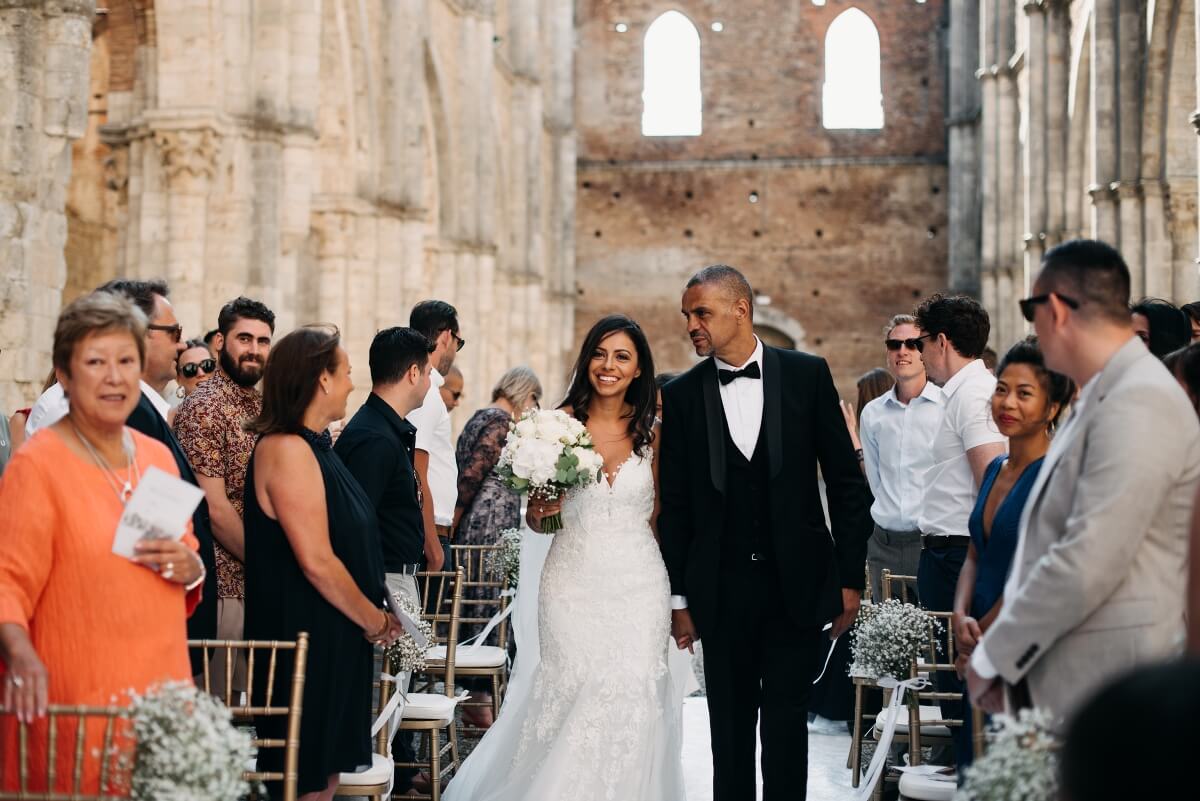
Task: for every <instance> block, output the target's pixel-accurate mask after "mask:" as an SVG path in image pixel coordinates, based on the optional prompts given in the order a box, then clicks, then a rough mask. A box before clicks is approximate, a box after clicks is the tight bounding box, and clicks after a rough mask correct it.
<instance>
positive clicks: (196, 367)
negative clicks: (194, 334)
mask: <svg viewBox="0 0 1200 801" xmlns="http://www.w3.org/2000/svg"><path fill="white" fill-rule="evenodd" d="M216 369H217V363H216V361H214V360H213V359H201V360H200V361H198V362H188V363H187V364H184V365H181V366H180V367H179V374H180V375H181V376H183V377H184V378H195V377H196V374H197V373H204V374H205V375H208V374H209V373H211V372H212V371H213V370H216Z"/></svg>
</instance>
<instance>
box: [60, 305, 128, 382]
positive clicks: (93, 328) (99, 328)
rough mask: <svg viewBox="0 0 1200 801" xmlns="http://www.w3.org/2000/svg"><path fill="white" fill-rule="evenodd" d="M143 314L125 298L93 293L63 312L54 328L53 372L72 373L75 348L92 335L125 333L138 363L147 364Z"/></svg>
mask: <svg viewBox="0 0 1200 801" xmlns="http://www.w3.org/2000/svg"><path fill="white" fill-rule="evenodd" d="M147 323H148V321H147V319H146V315H145V313H144V312H143V311H142V310H141V309H139V308H138V307H137V305H136V304H134V302H133V301H132V300H130V299H129V298H128V297H126V296H125V295H121V294H117V293H115V292H93V293H91V294H90V295H84V296H83V297H81V298H79V299H78V300H76V301H74V302H73V303H72V304H71V305H69V306H67V308H65V309H63V311H62V314H60V315H59V316H58V324H57V325H56V326H55V327H54V351H53V362H54V367H55V369H58V370H62V371H63V372H64V373H66V374H67V375H70V374H71V357H72V356H73V355H74V354H75V348H76V347H77V346H78V345H79V343H80V342H82V341H83V340H84V339H85V338H87V337H89V336H91V335H92V334H108V333H112V332H113V331H128V332H129V335H130V336H132V337H133V341H134V343H135V344H136V345H137V350H138V363H139V364H141V365H142V366H145V364H146V325H147Z"/></svg>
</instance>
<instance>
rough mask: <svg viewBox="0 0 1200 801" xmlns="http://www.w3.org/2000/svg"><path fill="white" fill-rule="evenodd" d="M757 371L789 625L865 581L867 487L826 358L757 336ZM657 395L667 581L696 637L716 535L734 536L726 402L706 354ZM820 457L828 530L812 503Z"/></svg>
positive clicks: (704, 613)
mask: <svg viewBox="0 0 1200 801" xmlns="http://www.w3.org/2000/svg"><path fill="white" fill-rule="evenodd" d="M742 380H746V379H742ZM762 380H763V420H762V425H763V428H764V429H765V432H766V437H765V441H766V444H767V448H768V456H769V460H770V484H769V487H770V504H771V510H770V516H769V519H770V528H771V530H770V537H771V543H772V548H773V554H772V559H773V562H774V564H773V566H772V567H773V569H774V570H776V571H778V576H779V579H780V581H781V583H782V585H783V587H784V593H783V595H784V598H785V599H786V603H787V611H788V613H789V614H790V616H791V617H792V619H793V620H794V621H795V622H796V624H797V625H800V626H822V625H824V624H825V623H826V622H828V621H830V620H832V619H833V618H835V617H837V615H839V614H841V611H842V594H841V589H842V588H843V587H845V588H852V589H858V590H861V589H862V587H863V566H864V564H865V562H866V552H867V539H868V538H869V537H870V536H871V531H872V523H871V516H870V503H871V502H870V493H869V492H868V490H867V485H866V481H865V480H864V478H863V474H862V470H861V469H860V468H859V466H858V460H857V458H855V455H854V448H853V445H852V444H851V442H850V434H849V432H848V431H847V430H846V422H845V419H844V418H843V417H842V412H841V409H840V408H839V407H838V395H837V390H835V389H834V385H833V376H832V375H831V374H830V372H829V366H828V365H827V364H826V363H825V360H824V359H822V358H820V357H817V356H812V355H809V354H807V353H800V352H797V351H791V350H781V349H779V348H772V347H768V346H766V345H764V346H763V379H762ZM662 394H663V414H662V418H663V419H662V432H661V433H662V443H661V446H660V460H661V461H660V465H659V471H660V472H659V481H660V493H661V510H660V513H659V518H658V528H659V534H660V536H661V539H662V548H663V555H664V558H665V560H666V563H667V571H668V573H669V574H670V578H671V592H672V593H673V594H675V595H686V596H687V598H688V608H689V609H690V610H691V612H692V618H693V620H694V622H695V623H696V626H697V628H698V629H699V631H700V634H701V636H703V633H704V627H705V625H706V624H707V623H708V622H709V621H712V620H714V619H715V611H716V608H717V603H718V597H717V587H718V581H717V578H718V575H719V573H720V571H721V568H722V564H721V561H722V547H721V543H722V539H723V538H724V537H726V536H737V532H736V530H730V531H728V532H727V531H726V528H727V526H726V514H725V505H724V504H725V501H724V497H725V496H724V492H725V465H726V461H725V448H726V442H725V433H724V428H723V426H724V414H725V412H724V407H723V405H722V403H721V396H720V393H719V390H718V380H717V366H716V362H715V361H714V360H713V359H711V358H710V359H707V360H705V361H703V362H701V363H700V364H698V365H696V366H695V367H693V368H692V369H691V370H689V371H688V372H686V373H684V374H683V375H681V376H679V378H677V379H675V380H674V381H671V382H670V383H669V384H667V385H666V386H665V387H664V388H663V393H662ZM818 466H819V467H820V471H821V475H822V476H823V477H824V479H825V487H826V496H827V499H828V502H829V514H830V518H831V519H832V522H833V532H832V535H831V534H830V531H829V527H827V526H826V524H825V513H824V510H823V508H822V505H821V496H820V489H819V486H818V480H817V468H818ZM730 528H731V529H735V528H736V527H730Z"/></svg>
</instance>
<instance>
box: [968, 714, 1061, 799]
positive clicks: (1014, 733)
mask: <svg viewBox="0 0 1200 801" xmlns="http://www.w3.org/2000/svg"><path fill="white" fill-rule="evenodd" d="M1053 725H1054V720H1053V718H1052V717H1051V715H1050V714H1049V713H1048V712H1046V711H1045V710H1041V709H1022V710H1021V711H1020V713H1019V714H1018V715H1017V717H1015V718H1014V717H1012V716H1010V715H997V716H995V717H994V718H993V719H992V727H991V729H990V731H989V732H988V747H987V751H986V752H985V753H984V755H983V756H982V757H980V758H979V759H977V760H975V763H974V764H973V765H971V767H969V768H967V769H966V780H965V782H964V783H963V786H962V788H961V789H960V790H959V791H958V793H957V794H956V795H955V796H954V797H955V799H956V801H1055V799H1057V798H1058V741H1057V739H1056V738H1055V736H1054V732H1053Z"/></svg>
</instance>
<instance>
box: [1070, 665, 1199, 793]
mask: <svg viewBox="0 0 1200 801" xmlns="http://www.w3.org/2000/svg"><path fill="white" fill-rule="evenodd" d="M1198 717H1200V661H1197V660H1196V659H1190V660H1178V661H1171V662H1166V663H1163V664H1158V665H1148V666H1146V667H1143V668H1140V669H1138V670H1135V671H1130V672H1128V673H1126V674H1124V675H1123V676H1121V677H1120V678H1118V679H1117V680H1115V681H1113V682H1111V683H1109V684H1107V685H1106V686H1105V687H1104V688H1103V689H1101V690H1100V691H1099V692H1098V693H1096V694H1095V695H1093V696H1091V698H1090V699H1089V700H1088V702H1087V703H1086V704H1085V705H1084V706H1083V707H1082V708H1081V709H1080V710H1079V714H1077V715H1076V716H1075V717H1074V718H1073V719H1071V720H1070V721H1069V723H1068V726H1067V730H1066V735H1065V737H1064V738H1063V743H1062V749H1061V751H1060V752H1059V766H1060V774H1059V775H1060V777H1061V781H1062V789H1061V794H1060V796H1059V797H1060V798H1061V799H1062V801H1127V799H1131V798H1145V799H1151V798H1153V799H1167V798H1187V797H1188V796H1193V797H1194V793H1195V792H1196V786H1195V777H1194V775H1193V774H1192V772H1191V770H1190V769H1189V767H1190V765H1191V764H1192V760H1193V759H1194V758H1195V748H1194V744H1193V743H1194V740H1193V732H1194V731H1195V727H1196V719H1197V718H1198ZM1136 732H1151V733H1152V736H1149V737H1139V736H1137V734H1136ZM1132 765H1155V766H1158V767H1157V768H1156V769H1154V770H1130V769H1128V767H1127V766H1132Z"/></svg>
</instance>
